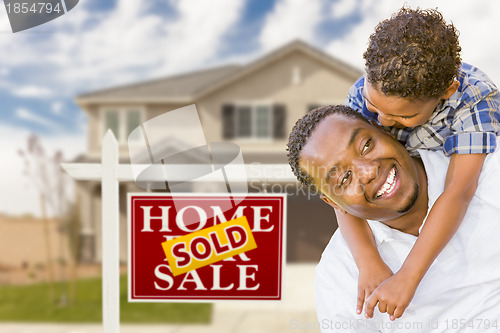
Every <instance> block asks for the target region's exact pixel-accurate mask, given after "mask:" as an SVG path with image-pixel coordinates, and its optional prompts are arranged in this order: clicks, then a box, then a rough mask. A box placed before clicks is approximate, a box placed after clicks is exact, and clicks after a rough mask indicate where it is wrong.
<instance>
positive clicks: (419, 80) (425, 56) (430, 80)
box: [363, 7, 461, 100]
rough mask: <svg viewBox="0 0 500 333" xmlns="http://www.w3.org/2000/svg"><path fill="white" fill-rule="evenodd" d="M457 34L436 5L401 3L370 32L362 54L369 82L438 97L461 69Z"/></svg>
mask: <svg viewBox="0 0 500 333" xmlns="http://www.w3.org/2000/svg"><path fill="white" fill-rule="evenodd" d="M458 35H459V33H458V31H457V30H456V29H455V27H454V26H453V24H451V23H450V24H446V22H445V21H444V19H443V16H442V15H441V13H440V12H439V11H437V10H436V9H426V10H422V9H419V8H417V9H415V10H413V9H409V8H406V7H402V8H401V9H400V10H399V11H398V12H397V13H395V14H393V15H392V16H391V18H390V19H387V20H384V21H382V22H380V23H379V24H378V25H377V27H376V28H375V32H374V33H373V34H372V35H371V36H370V39H369V43H368V49H367V50H366V52H365V53H364V54H363V58H364V59H365V61H366V73H367V79H368V82H369V83H370V84H372V85H374V87H375V88H376V89H378V90H379V91H381V92H382V93H384V94H386V95H389V96H398V97H403V98H408V99H410V100H425V99H429V98H438V97H440V96H442V95H443V94H444V93H445V92H446V89H447V88H448V87H449V86H450V85H451V84H452V83H453V79H454V78H455V77H456V75H457V71H458V69H459V68H460V64H461V59H460V51H461V47H460V45H459V42H458Z"/></svg>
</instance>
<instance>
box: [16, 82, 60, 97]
mask: <svg viewBox="0 0 500 333" xmlns="http://www.w3.org/2000/svg"><path fill="white" fill-rule="evenodd" d="M11 92H12V94H13V95H15V96H17V97H26V98H48V97H51V96H52V95H53V93H52V91H51V90H50V89H47V88H45V87H40V86H30V85H27V86H17V87H13V88H12V90H11Z"/></svg>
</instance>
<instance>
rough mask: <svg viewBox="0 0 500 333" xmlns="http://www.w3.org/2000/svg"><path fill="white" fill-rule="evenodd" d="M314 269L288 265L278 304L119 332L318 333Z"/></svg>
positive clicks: (227, 305) (243, 305) (36, 329)
mask: <svg viewBox="0 0 500 333" xmlns="http://www.w3.org/2000/svg"><path fill="white" fill-rule="evenodd" d="M314 267H315V265H312V264H288V265H287V266H286V270H285V282H284V295H283V300H282V301H281V302H262V301H256V302H241V301H240V302H236V301H230V302H220V303H215V304H214V307H213V311H214V312H213V314H212V322H211V323H210V324H208V325H199V324H198V325H131V324H123V325H121V327H120V333H132V332H133V333H191V332H193V333H212V332H213V333H225V332H228V333H247V332H248V333H249V332H252V333H253V332H259V333H267V332H269V333H271V332H273V333H274V332H319V328H318V327H319V324H318V323H317V319H316V312H315V309H314ZM0 332H2V333H101V332H102V326H101V325H100V324H93V325H89V324H19V323H0Z"/></svg>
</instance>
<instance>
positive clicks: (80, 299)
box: [0, 276, 212, 323]
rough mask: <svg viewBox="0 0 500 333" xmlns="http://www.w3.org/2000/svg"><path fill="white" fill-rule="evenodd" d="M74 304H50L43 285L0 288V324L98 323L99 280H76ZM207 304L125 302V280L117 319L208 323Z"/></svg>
mask: <svg viewBox="0 0 500 333" xmlns="http://www.w3.org/2000/svg"><path fill="white" fill-rule="evenodd" d="M75 298H76V299H75V301H74V302H73V303H72V304H70V305H68V306H65V307H63V306H59V305H56V304H52V303H51V302H50V300H49V293H48V286H47V284H34V285H29V286H3V287H0V321H18V322H64V323H68V322H79V323H89V322H96V323H97V322H101V321H102V306H101V304H102V303H101V279H85V280H79V281H78V283H77V291H76V297H75ZM211 311H212V308H211V304H203V303H194V304H188V303H128V302H127V279H126V277H125V276H122V277H121V279H120V318H121V322H123V323H209V322H210V316H211Z"/></svg>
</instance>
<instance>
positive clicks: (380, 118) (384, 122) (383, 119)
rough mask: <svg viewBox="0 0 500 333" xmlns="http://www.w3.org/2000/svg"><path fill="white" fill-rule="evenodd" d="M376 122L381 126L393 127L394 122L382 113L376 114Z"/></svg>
mask: <svg viewBox="0 0 500 333" xmlns="http://www.w3.org/2000/svg"><path fill="white" fill-rule="evenodd" d="M378 121H379V123H380V124H381V125H382V126H393V125H394V124H395V123H396V121H395V120H394V119H393V118H392V117H391V116H387V115H385V114H383V113H379V114H378Z"/></svg>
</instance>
